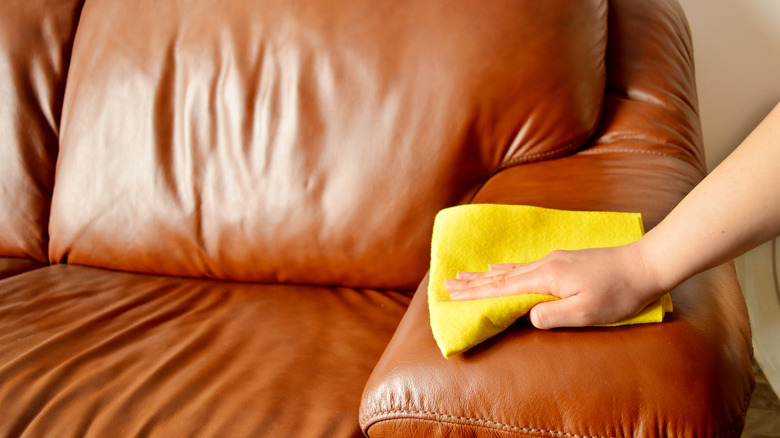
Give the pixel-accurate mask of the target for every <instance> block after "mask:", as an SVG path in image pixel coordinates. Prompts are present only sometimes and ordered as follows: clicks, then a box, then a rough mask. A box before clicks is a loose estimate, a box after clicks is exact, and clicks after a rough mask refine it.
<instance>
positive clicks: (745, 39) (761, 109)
mask: <svg viewBox="0 0 780 438" xmlns="http://www.w3.org/2000/svg"><path fill="white" fill-rule="evenodd" d="M680 3H681V4H682V6H683V9H685V12H686V14H687V16H688V22H689V23H690V26H691V32H692V34H693V46H694V56H695V60H696V80H697V83H698V87H699V105H700V110H701V119H702V129H703V130H704V143H705V147H706V153H707V167H708V168H709V169H710V170H711V169H712V168H713V167H714V166H715V165H717V164H718V163H720V162H721V161H722V160H723V158H725V157H726V156H727V155H728V154H729V152H731V151H732V150H733V149H734V148H735V147H736V146H737V145H738V144H739V143H740V142H741V141H742V139H744V138H745V136H746V135H747V134H748V133H750V131H751V130H752V129H753V128H754V127H755V125H756V124H758V122H759V121H761V119H763V117H764V116H765V115H766V113H767V112H769V110H770V109H771V108H772V107H773V106H774V105H775V104H777V103H778V102H780V0H680Z"/></svg>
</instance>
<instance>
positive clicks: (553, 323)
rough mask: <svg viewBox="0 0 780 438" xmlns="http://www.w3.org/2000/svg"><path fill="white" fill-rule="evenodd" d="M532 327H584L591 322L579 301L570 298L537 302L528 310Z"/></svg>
mask: <svg viewBox="0 0 780 438" xmlns="http://www.w3.org/2000/svg"><path fill="white" fill-rule="evenodd" d="M528 313H529V316H530V319H531V324H533V325H534V327H536V328H539V329H543V330H548V329H551V328H557V327H585V326H588V325H591V324H593V321H591V319H592V317H591V316H588V312H583V309H582V305H581V303H578V302H577V301H576V300H571V299H561V300H556V301H546V302H543V303H539V304H537V305H535V306H534V307H532V308H531V311H530V312H528Z"/></svg>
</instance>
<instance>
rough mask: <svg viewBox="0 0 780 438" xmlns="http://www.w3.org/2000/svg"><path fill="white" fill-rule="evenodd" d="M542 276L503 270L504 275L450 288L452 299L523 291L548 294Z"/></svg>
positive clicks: (514, 293)
mask: <svg viewBox="0 0 780 438" xmlns="http://www.w3.org/2000/svg"><path fill="white" fill-rule="evenodd" d="M542 280H543V277H542V276H540V275H539V274H538V273H537V272H529V273H526V274H520V275H514V271H505V274H504V275H497V276H495V277H492V278H483V279H478V280H469V281H467V282H465V283H467V284H466V285H465V286H464V285H463V284H460V285H458V286H457V287H455V288H452V290H450V289H449V288H448V289H447V290H448V292H450V298H451V299H452V300H456V301H460V300H476V299H483V298H495V297H502V296H508V295H520V294H525V293H538V294H545V295H549V294H550V293H549V292H547V290H548V289H547V287H546V285H545V284H544V283H543V282H542Z"/></svg>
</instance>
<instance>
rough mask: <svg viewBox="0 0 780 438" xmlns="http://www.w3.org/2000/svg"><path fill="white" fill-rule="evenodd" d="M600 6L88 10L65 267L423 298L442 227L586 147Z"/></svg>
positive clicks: (420, 0) (598, 70)
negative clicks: (470, 204) (482, 194)
mask: <svg viewBox="0 0 780 438" xmlns="http://www.w3.org/2000/svg"><path fill="white" fill-rule="evenodd" d="M606 9H607V8H606V2H605V1H603V0H588V1H576V2H573V1H570V0H552V1H546V2H537V1H528V0H526V1H518V0H495V1H489V2H476V1H454V2H453V1H450V2H442V1H439V0H392V1H370V2H369V1H365V0H339V1H329V0H305V1H299V2H281V1H274V0H263V1H254V2H246V1H240V0H226V1H220V2H209V1H191V2H171V1H159V0H154V1H152V0H144V1H134V2H88V3H87V4H86V6H85V8H84V10H83V13H82V18H81V23H80V26H79V32H78V35H77V39H76V43H75V47H74V56H73V61H72V66H71V72H70V76H69V80H68V90H67V95H66V101H65V106H64V113H63V126H62V137H61V154H60V161H59V163H58V171H57V184H56V187H55V194H54V201H53V206H52V218H51V252H50V257H51V259H52V260H53V261H55V262H64V261H67V262H71V263H78V264H86V265H94V266H101V267H107V268H114V269H124V270H131V271H140V272H148V273H160V274H169V275H182V276H196V277H212V278H220V279H230V280H239V281H264V282H296V283H309V284H339V285H349V286H356V287H367V288H400V289H412V288H415V287H416V286H417V284H418V282H419V281H420V279H421V277H422V276H423V275H424V273H425V271H426V269H427V266H428V258H429V247H430V233H431V229H432V224H433V217H434V216H435V214H436V212H437V211H438V210H440V209H441V208H444V207H446V206H450V205H454V204H458V203H463V202H466V201H468V200H469V198H470V197H471V196H472V195H473V193H474V192H475V191H476V190H477V189H478V188H479V186H480V185H481V184H482V183H483V182H484V181H485V180H486V178H487V177H488V176H489V175H490V174H491V173H493V172H495V171H496V170H497V169H499V168H501V167H502V166H509V165H512V164H516V163H519V162H525V161H533V160H540V159H546V158H553V157H556V156H560V155H565V154H568V153H571V152H572V151H574V150H576V149H577V148H579V147H581V146H582V145H583V144H584V143H585V141H586V140H587V138H588V137H589V136H590V135H591V133H592V132H593V130H594V129H595V126H596V124H597V121H598V118H599V114H600V109H601V106H602V101H603V95H604V82H605V77H604V52H605V46H606V13H607V10H606Z"/></svg>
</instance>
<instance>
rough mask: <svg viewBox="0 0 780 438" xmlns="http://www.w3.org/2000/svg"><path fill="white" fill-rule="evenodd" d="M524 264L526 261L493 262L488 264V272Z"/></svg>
mask: <svg viewBox="0 0 780 438" xmlns="http://www.w3.org/2000/svg"><path fill="white" fill-rule="evenodd" d="M523 265H524V263H493V264H489V265H488V272H490V271H506V270H507V269H514V268H517V267H520V266H523Z"/></svg>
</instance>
